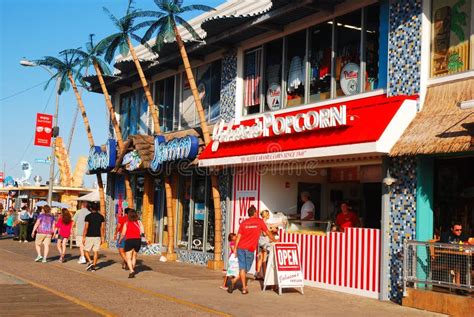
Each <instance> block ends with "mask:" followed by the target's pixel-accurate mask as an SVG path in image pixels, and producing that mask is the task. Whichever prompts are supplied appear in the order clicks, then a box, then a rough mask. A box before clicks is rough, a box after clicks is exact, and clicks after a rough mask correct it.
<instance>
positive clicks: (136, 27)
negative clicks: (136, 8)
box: [130, 20, 156, 32]
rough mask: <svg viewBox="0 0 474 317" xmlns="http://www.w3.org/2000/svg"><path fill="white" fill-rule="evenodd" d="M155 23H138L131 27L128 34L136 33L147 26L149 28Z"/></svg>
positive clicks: (153, 21)
mask: <svg viewBox="0 0 474 317" xmlns="http://www.w3.org/2000/svg"><path fill="white" fill-rule="evenodd" d="M155 22H156V21H155V20H150V21H145V22H140V23H138V24H136V25H135V26H133V27H132V28H131V29H130V32H136V31H138V30H140V29H142V28H145V27H147V26H150V25H152V24H153V23H155Z"/></svg>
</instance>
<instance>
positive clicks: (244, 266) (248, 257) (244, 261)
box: [237, 249, 255, 273]
mask: <svg viewBox="0 0 474 317" xmlns="http://www.w3.org/2000/svg"><path fill="white" fill-rule="evenodd" d="M254 253H255V252H252V251H249V250H246V249H237V259H238V260H239V270H245V273H247V272H248V271H250V268H251V267H252V263H253V258H254V255H255V254H254Z"/></svg>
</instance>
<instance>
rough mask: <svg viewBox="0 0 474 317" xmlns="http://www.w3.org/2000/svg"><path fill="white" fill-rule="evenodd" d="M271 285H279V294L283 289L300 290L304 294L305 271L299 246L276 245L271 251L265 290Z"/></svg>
mask: <svg viewBox="0 0 474 317" xmlns="http://www.w3.org/2000/svg"><path fill="white" fill-rule="evenodd" d="M269 285H278V294H280V295H281V291H282V289H283V288H299V289H300V291H301V294H304V291H303V287H304V278H303V269H302V267H301V261H300V255H299V251H298V244H296V243H274V244H272V248H271V249H270V256H269V258H268V264H267V271H266V274H265V280H264V282H263V290H265V289H266V287H267V286H269Z"/></svg>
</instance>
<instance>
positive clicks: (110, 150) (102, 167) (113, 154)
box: [87, 139, 117, 174]
mask: <svg viewBox="0 0 474 317" xmlns="http://www.w3.org/2000/svg"><path fill="white" fill-rule="evenodd" d="M116 159H117V141H115V140H114V139H109V140H107V143H106V144H105V145H102V146H92V147H91V149H90V151H89V158H88V159H87V168H88V171H89V174H97V173H102V172H107V171H109V170H111V169H112V168H114V167H115V161H116Z"/></svg>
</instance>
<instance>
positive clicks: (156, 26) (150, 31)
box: [137, 18, 166, 44]
mask: <svg viewBox="0 0 474 317" xmlns="http://www.w3.org/2000/svg"><path fill="white" fill-rule="evenodd" d="M147 22H152V24H151V26H150V27H149V28H148V30H146V32H145V34H144V35H143V37H142V39H141V41H140V42H141V43H142V44H143V43H146V42H148V41H149V40H150V38H151V37H152V36H153V33H155V31H156V30H158V29H159V28H161V27H162V26H163V25H164V24H165V23H166V18H161V19H159V20H158V21H147ZM137 26H138V24H137Z"/></svg>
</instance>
